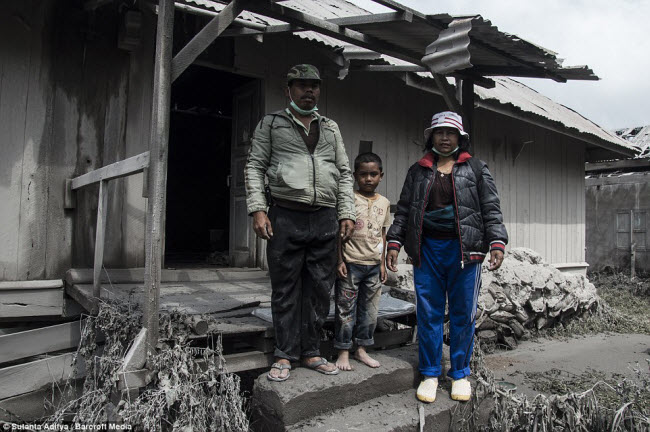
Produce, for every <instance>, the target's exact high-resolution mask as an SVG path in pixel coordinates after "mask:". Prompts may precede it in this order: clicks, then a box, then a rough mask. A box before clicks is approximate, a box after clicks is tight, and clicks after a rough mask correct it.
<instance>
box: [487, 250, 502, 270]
mask: <svg viewBox="0 0 650 432" xmlns="http://www.w3.org/2000/svg"><path fill="white" fill-rule="evenodd" d="M501 263H503V252H501V251H500V250H496V249H493V250H491V251H490V268H489V269H488V270H490V271H494V270H496V269H498V268H499V267H501Z"/></svg>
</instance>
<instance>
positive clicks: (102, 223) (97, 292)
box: [93, 180, 108, 312]
mask: <svg viewBox="0 0 650 432" xmlns="http://www.w3.org/2000/svg"><path fill="white" fill-rule="evenodd" d="M98 202H99V205H98V206H97V226H96V230H95V259H94V262H93V296H94V297H95V300H96V301H98V300H99V299H100V297H101V289H102V283H101V276H102V267H103V266H104V238H105V236H106V216H107V215H108V206H107V205H108V181H106V180H102V181H101V182H100V183H99V199H98ZM95 312H96V311H95Z"/></svg>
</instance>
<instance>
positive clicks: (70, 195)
mask: <svg viewBox="0 0 650 432" xmlns="http://www.w3.org/2000/svg"><path fill="white" fill-rule="evenodd" d="M75 207H77V195H76V193H75V191H73V190H72V179H65V189H64V191H63V208H64V209H66V210H68V209H73V208H75Z"/></svg>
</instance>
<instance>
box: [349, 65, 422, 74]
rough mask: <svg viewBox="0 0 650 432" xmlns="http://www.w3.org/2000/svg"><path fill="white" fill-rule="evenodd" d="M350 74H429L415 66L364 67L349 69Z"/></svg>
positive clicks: (420, 67)
mask: <svg viewBox="0 0 650 432" xmlns="http://www.w3.org/2000/svg"><path fill="white" fill-rule="evenodd" d="M350 71H351V72H429V69H428V68H426V67H424V66H417V65H366V66H358V67H351V68H350Z"/></svg>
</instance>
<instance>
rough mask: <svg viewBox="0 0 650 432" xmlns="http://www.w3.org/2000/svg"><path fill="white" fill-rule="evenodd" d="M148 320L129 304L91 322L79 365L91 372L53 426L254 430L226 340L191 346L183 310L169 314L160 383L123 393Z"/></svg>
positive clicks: (159, 358)
mask: <svg viewBox="0 0 650 432" xmlns="http://www.w3.org/2000/svg"><path fill="white" fill-rule="evenodd" d="M141 319H142V316H141V313H139V312H138V311H137V310H132V309H131V308H130V307H129V305H125V304H118V303H108V302H105V303H103V304H102V306H101V308H100V311H99V314H98V315H97V316H96V317H90V318H89V325H87V326H86V327H85V328H84V330H83V334H82V341H81V343H80V346H79V349H78V351H77V357H76V367H77V368H78V369H81V368H85V370H86V377H85V379H84V382H83V394H82V395H81V397H79V398H73V397H69V398H68V400H67V402H65V404H63V405H61V406H58V407H55V409H56V412H55V414H54V415H53V416H51V417H50V418H49V419H47V421H46V423H50V424H59V423H62V422H73V423H80V424H94V425H97V424H103V423H106V422H124V423H125V424H128V425H131V426H132V427H133V429H132V430H146V431H208V430H211V431H245V430H248V419H247V418H246V414H245V411H244V408H245V406H244V405H245V401H244V399H243V398H242V396H241V392H240V381H239V377H238V376H237V375H234V374H229V373H227V372H226V369H225V361H224V358H223V356H222V349H221V341H220V340H219V339H216V340H214V341H213V343H212V344H208V346H209V347H208V348H196V347H192V346H190V341H189V340H188V337H187V336H188V335H189V334H190V331H189V329H188V328H187V324H185V323H186V322H187V321H188V320H187V316H185V315H183V314H180V313H171V314H168V315H162V317H161V323H160V333H161V340H162V341H163V342H162V343H161V346H160V347H159V348H160V349H159V350H158V354H156V355H155V356H153V358H151V359H150V360H151V364H150V366H149V367H150V368H151V369H152V370H153V380H152V382H151V383H150V384H149V385H148V386H147V387H146V388H145V389H143V390H142V391H140V392H139V394H136V395H134V396H133V397H129V394H128V392H122V391H120V390H118V382H119V377H120V369H121V367H122V361H123V358H124V355H125V354H126V352H127V350H128V348H129V346H130V344H131V343H132V342H133V339H134V337H135V336H136V334H137V332H138V331H139V329H140V327H141ZM97 334H102V335H104V338H105V342H104V345H103V346H98V345H97V344H96V342H95V341H96V337H95V336H96V335H97ZM73 388H74V386H73V383H67V384H66V387H65V388H64V389H62V391H63V392H64V393H66V394H68V395H72V394H74V391H73ZM70 399H72V400H70Z"/></svg>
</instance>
